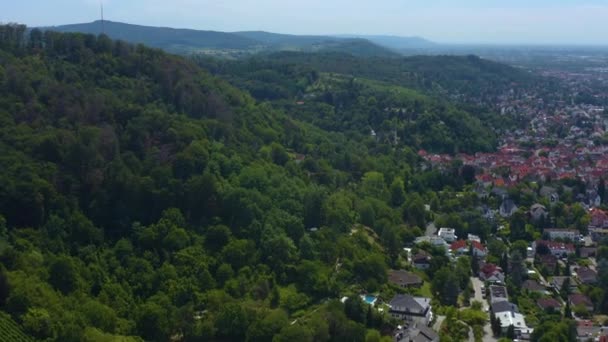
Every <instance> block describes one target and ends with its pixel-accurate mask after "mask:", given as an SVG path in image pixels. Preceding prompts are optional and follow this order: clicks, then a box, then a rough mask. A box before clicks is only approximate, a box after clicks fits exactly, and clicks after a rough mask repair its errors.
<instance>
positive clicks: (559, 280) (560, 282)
mask: <svg viewBox="0 0 608 342" xmlns="http://www.w3.org/2000/svg"><path fill="white" fill-rule="evenodd" d="M566 279H570V289H575V288H576V283H575V282H573V281H572V278H570V277H562V276H555V277H553V278H551V281H550V282H549V284H551V288H552V289H553V290H555V291H557V292H559V291H561V289H562V287H563V286H564V283H565V282H566Z"/></svg>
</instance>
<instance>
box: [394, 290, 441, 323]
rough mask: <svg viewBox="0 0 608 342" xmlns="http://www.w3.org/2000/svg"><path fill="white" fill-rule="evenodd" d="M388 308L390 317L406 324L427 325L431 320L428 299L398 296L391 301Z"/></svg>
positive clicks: (431, 315)
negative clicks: (401, 320)
mask: <svg viewBox="0 0 608 342" xmlns="http://www.w3.org/2000/svg"><path fill="white" fill-rule="evenodd" d="M389 307H390V310H389V313H390V315H391V316H392V317H394V318H399V319H403V320H405V321H407V322H414V323H418V324H422V325H428V324H429V323H430V322H431V321H432V319H433V311H432V308H431V299H430V298H425V297H413V296H410V295H408V294H398V295H395V297H393V299H391V301H390V303H389Z"/></svg>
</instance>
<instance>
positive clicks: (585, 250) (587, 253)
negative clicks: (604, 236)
mask: <svg viewBox="0 0 608 342" xmlns="http://www.w3.org/2000/svg"><path fill="white" fill-rule="evenodd" d="M580 252H581V258H592V257H595V255H596V254H597V247H581V249H580Z"/></svg>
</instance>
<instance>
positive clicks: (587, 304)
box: [568, 293, 594, 312]
mask: <svg viewBox="0 0 608 342" xmlns="http://www.w3.org/2000/svg"><path fill="white" fill-rule="evenodd" d="M568 301H569V302H570V306H571V307H573V308H574V307H575V306H582V307H584V308H586V309H587V311H589V312H593V309H594V308H593V302H592V301H591V299H589V297H587V296H585V295H584V294H582V293H573V294H571V295H570V296H568Z"/></svg>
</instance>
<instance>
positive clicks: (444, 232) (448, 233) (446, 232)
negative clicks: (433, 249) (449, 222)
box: [437, 228, 458, 243]
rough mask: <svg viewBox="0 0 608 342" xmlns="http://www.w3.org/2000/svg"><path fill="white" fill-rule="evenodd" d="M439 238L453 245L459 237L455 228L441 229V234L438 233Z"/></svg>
mask: <svg viewBox="0 0 608 342" xmlns="http://www.w3.org/2000/svg"><path fill="white" fill-rule="evenodd" d="M437 236H439V237H440V238H442V239H443V240H444V241H445V242H447V243H452V242H454V241H456V239H457V238H458V236H456V229H454V228H439V233H437Z"/></svg>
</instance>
